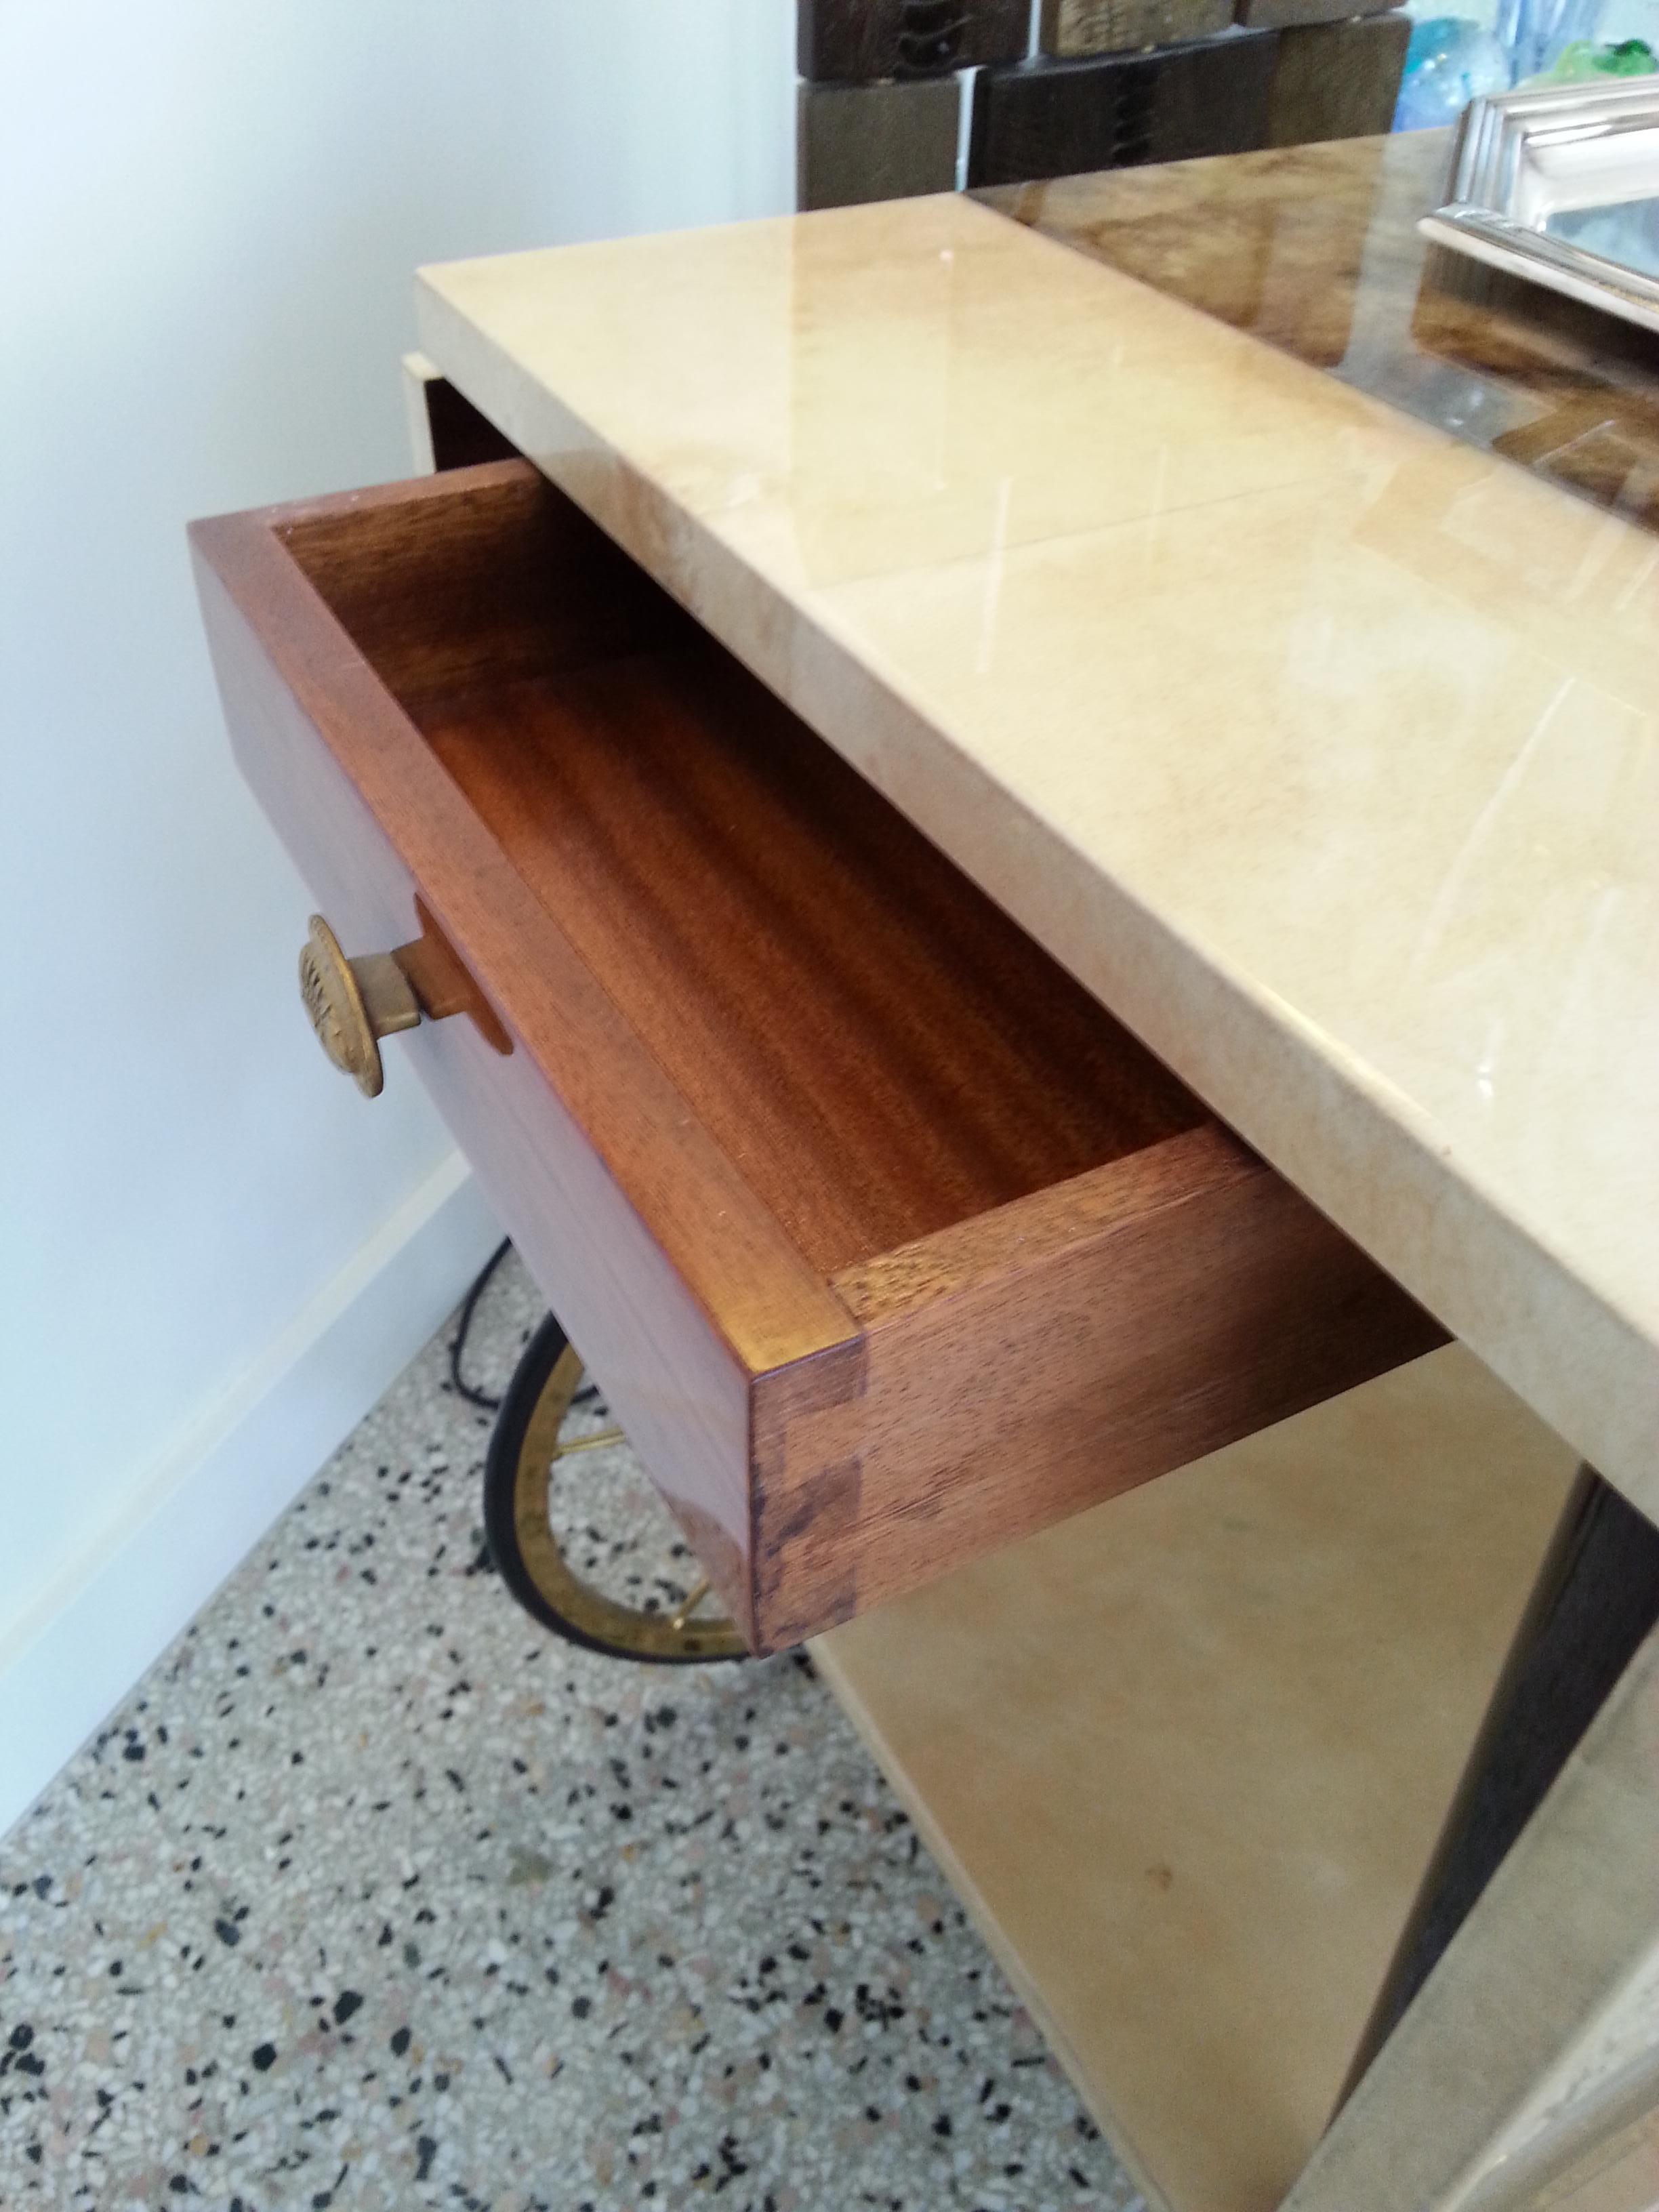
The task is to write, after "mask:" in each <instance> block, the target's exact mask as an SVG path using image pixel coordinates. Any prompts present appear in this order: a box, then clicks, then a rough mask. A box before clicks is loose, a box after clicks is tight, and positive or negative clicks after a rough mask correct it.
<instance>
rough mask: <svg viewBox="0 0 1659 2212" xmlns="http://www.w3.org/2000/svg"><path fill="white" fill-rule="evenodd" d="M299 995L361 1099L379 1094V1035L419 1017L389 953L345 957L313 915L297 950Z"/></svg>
mask: <svg viewBox="0 0 1659 2212" xmlns="http://www.w3.org/2000/svg"><path fill="white" fill-rule="evenodd" d="M300 995H301V998H302V999H303V1000H305V1005H306V1012H307V1013H308V1014H309V1015H310V1017H311V1026H312V1027H313V1029H314V1030H316V1032H317V1037H318V1042H319V1043H320V1044H321V1046H322V1048H323V1050H324V1051H325V1053H326V1054H328V1056H329V1058H330V1059H331V1060H332V1061H333V1063H334V1065H335V1066H336V1067H337V1068H339V1069H341V1070H342V1071H343V1073H345V1074H347V1075H349V1076H350V1077H351V1078H352V1079H353V1080H354V1082H355V1083H356V1085H357V1088H358V1089H359V1090H360V1091H362V1094H363V1096H364V1097H366V1098H376V1097H379V1096H380V1090H381V1087H382V1085H384V1084H385V1081H386V1071H385V1069H384V1068H383V1067H382V1066H381V1065H380V1039H381V1038H382V1037H383V1036H396V1034H397V1032H398V1030H412V1029H413V1028H414V1027H415V1026H416V1023H418V1022H419V1020H420V1018H421V1003H420V1000H418V999H417V998H416V995H415V992H414V988H413V987H412V986H411V984H410V981H409V978H408V976H407V975H404V971H403V969H401V968H400V967H399V966H398V963H397V961H396V960H395V959H394V958H393V957H392V954H391V953H389V952H366V953H362V954H361V955H360V956H359V957H357V958H356V960H348V959H347V958H346V957H345V954H344V953H343V951H341V950H340V940H339V939H338V938H337V937H336V936H335V934H334V932H333V931H332V930H331V928H330V927H329V926H328V924H327V923H326V922H325V921H324V920H323V917H322V916H321V915H319V914H313V915H312V917H311V933H310V935H309V936H308V937H307V939H306V945H305V950H304V951H302V952H301V955H300Z"/></svg>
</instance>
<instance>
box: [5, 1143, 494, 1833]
mask: <svg viewBox="0 0 1659 2212" xmlns="http://www.w3.org/2000/svg"><path fill="white" fill-rule="evenodd" d="M500 1236H501V1231H500V1230H499V1229H498V1228H497V1227H496V1225H495V1218H494V1217H493V1216H492V1214H491V1213H490V1212H489V1207H488V1206H486V1204H485V1203H484V1200H483V1196H482V1195H481V1194H480V1193H479V1190H478V1188H477V1183H476V1182H475V1181H474V1179H473V1176H472V1174H471V1170H470V1169H469V1168H468V1167H467V1164H466V1163H465V1160H464V1159H463V1158H461V1156H460V1154H459V1152H455V1153H452V1154H451V1155H450V1156H449V1158H447V1159H446V1160H445V1161H444V1162H443V1163H442V1164H441V1166H439V1167H438V1168H436V1169H435V1170H434V1171H433V1172H432V1174H431V1175H429V1176H428V1177H427V1178H426V1180H425V1182H422V1184H421V1185H420V1187H419V1188H418V1189H416V1191H415V1192H413V1193H412V1194H411V1195H410V1197H409V1198H408V1199H406V1200H404V1203H403V1205H402V1206H399V1207H398V1211H397V1212H396V1213H394V1214H393V1215H392V1218H391V1219H390V1220H389V1221H388V1222H387V1223H386V1225H385V1226H384V1227H383V1228H381V1229H380V1231H377V1232H376V1234H375V1235H374V1237H371V1238H370V1239H369V1241H368V1243H367V1244H365V1245H364V1246H363V1247H362V1249H361V1250H360V1251H359V1252H357V1253H356V1255H354V1256H353V1258H352V1259H351V1260H350V1261H349V1262H348V1264H347V1265H346V1266H345V1267H343V1268H341V1270H340V1271H339V1273H337V1275H336V1276H335V1277H334V1278H333V1279H332V1280H331V1281H330V1282H329V1283H327V1284H325V1286H324V1287H323V1289H322V1290H321V1291H319V1292H318V1294H317V1295H316V1297H313V1299H312V1300H311V1301H310V1302H309V1304H307V1305H306V1306H305V1307H304V1308H303V1310H301V1312H300V1313H299V1314H298V1315H296V1316H295V1319H294V1320H293V1322H290V1324H289V1327H288V1328H285V1329H284V1330H283V1333H282V1334H281V1335H280V1336H279V1337H277V1339H276V1341H275V1342H274V1343H273V1344H271V1345H270V1346H269V1347H268V1348H267V1349H266V1351H265V1352H264V1353H263V1354H262V1355H261V1356H260V1358H258V1359H257V1360H256V1361H255V1362H254V1363H253V1364H252V1366H251V1367H249V1368H247V1369H246V1370H245V1371H244V1372H243V1373H242V1374H241V1375H240V1376H238V1377H237V1379H236V1381H235V1382H234V1383H233V1384H232V1385H231V1386H230V1387H229V1388H228V1389H227V1390H226V1391H225V1392H224V1393H223V1394H222V1395H221V1396H220V1397H219V1398H218V1399H217V1400H216V1401H215V1402H214V1403H213V1404H212V1405H211V1406H210V1407H208V1408H207V1409H206V1411H205V1412H204V1413H202V1414H201V1415H200V1416H199V1417H198V1418H197V1419H196V1420H195V1421H193V1422H192V1423H191V1426H190V1428H189V1429H188V1431H186V1432H185V1434H184V1435H183V1436H181V1437H178V1438H176V1439H175V1440H174V1442H173V1445H172V1446H171V1447H170V1448H169V1449H167V1451H166V1452H165V1453H163V1454H162V1455H161V1456H160V1457H159V1458H158V1459H157V1460H156V1461H155V1462H153V1463H152V1465H151V1467H150V1468H149V1469H148V1471H147V1472H146V1473H144V1474H142V1475H141V1476H139V1477H138V1479H137V1480H136V1481H135V1483H134V1485H133V1490H132V1496H131V1502H130V1503H129V1504H128V1505H127V1506H126V1507H125V1509H124V1510H122V1511H121V1513H120V1514H119V1515H118V1516H117V1517H116V1518H115V1519H114V1520H112V1522H109V1523H107V1524H106V1526H104V1527H103V1528H100V1529H99V1530H98V1531H97V1533H96V1534H94V1536H92V1537H91V1538H89V1539H88V1542H87V1544H86V1546H85V1547H84V1549H83V1550H82V1553H80V1555H79V1556H78V1557H77V1558H76V1559H73V1560H72V1561H71V1562H70V1565H69V1566H68V1567H67V1568H66V1569H65V1570H64V1571H63V1572H62V1573H61V1574H59V1575H58V1576H57V1577H55V1578H54V1580H53V1582H52V1585H51V1587H50V1588H49V1589H46V1590H44V1591H43V1592H42V1593H41V1595H40V1597H39V1598H37V1599H36V1600H35V1601H34V1602H33V1604H32V1605H31V1606H30V1607H29V1608H28V1610H27V1613H25V1614H24V1615H23V1616H22V1617H21V1619H20V1620H16V1621H15V1622H13V1623H11V1624H9V1625H8V1626H7V1627H6V1628H5V1630H4V1632H3V1633H0V1716H3V1726H0V1834H3V1832H5V1831H6V1830H7V1829H8V1828H9V1827H10V1826H11V1825H12V1823H13V1822H14V1821H15V1820H18V1819H20V1818H21V1815H22V1814H24V1813H25V1812H27V1809H28V1808H29V1807H30V1806H31V1805H32V1804H33V1802H34V1800H35V1799H36V1797H38V1796H40V1792H41V1791H42V1790H44V1789H45V1788H46V1784H48V1783H49V1782H50V1781H51V1780H52V1777H53V1776H54V1775H55V1774H56V1773H57V1772H58V1770H59V1768H61V1767H62V1766H63V1765H64V1762H65V1761H66V1760H67V1759H70V1758H71V1757H72V1756H73V1755H74V1753H76V1751H77V1750H78V1749H79V1748H80V1747H81V1746H82V1744H83V1743H84V1742H85V1741H87V1739H88V1736H90V1735H92V1734H93V1733H94V1730H96V1729H98V1728H99V1727H100V1725H101V1724H102V1723H103V1722H104V1720H105V1719H106V1717H107V1716H108V1714H109V1713H110V1712H111V1711H112V1710H113V1708H114V1707H115V1706H117V1705H119V1703H120V1702H121V1700H122V1699H123V1698H125V1696H126V1695H127V1693H128V1692H129V1691H130V1690H131V1689H132V1687H133V1686H134V1685H135V1684H136V1683H137V1680H139V1677H140V1676H141V1675H142V1674H143V1673H144V1671H145V1669H146V1668H148V1667H149V1666H150V1665H151V1664H152V1663H153V1662H154V1661H155V1660H156V1659H157V1658H159V1657H160V1656H161V1653H162V1652H163V1651H165V1650H166V1649H167V1645H168V1644H170V1643H171V1642H172V1641H173V1638H174V1637H175V1636H177V1635H178V1634H179V1632H180V1630H182V1629H183V1628H185V1626H187V1624H188V1623H189V1621H190V1620H191V1618H192V1616H193V1615H194V1614H195V1613H197V1612H198V1611H199V1610H200V1609H201V1607H203V1606H204V1604H205V1603H206V1602H207V1601H208V1599H209V1598H210V1597H211V1596H212V1595H213V1593H214V1592H215V1590H216V1589H218V1587H219V1585H220V1584H221V1583H222V1582H223V1581H224V1580H225V1579H226V1577H228V1575H230V1574H232V1573H233V1572H234V1571H235V1569H236V1568H237V1567H238V1566H239V1565H240V1564H241V1562H242V1560H243V1559H246V1556H247V1554H248V1553H249V1551H251V1550H252V1547H253V1546H254V1545H255V1544H257V1543H258V1541H259V1539H260V1538H261V1537H262V1536H263V1535H264V1534H265V1532H266V1530H267V1529H268V1528H270V1525H271V1523H272V1522H274V1521H275V1520H276V1516H278V1514H280V1513H281V1512H282V1510H283V1508H284V1507H285V1506H286V1505H288V1504H290V1503H291V1502H292V1500H293V1499H294V1498H295V1497H296V1496H297V1495H298V1494H299V1492H301V1490H302V1489H303V1488H304V1487H305V1486H306V1484H307V1482H308V1481H309V1480H311V1477H312V1476H313V1474H315V1473H316V1472H317V1470H318V1468H319V1467H321V1466H322V1464H323V1462H325V1460H326V1459H327V1458H328V1456H329V1455H330V1454H331V1452H332V1451H333V1450H334V1449H335V1447H336V1445H337V1444H338V1443H340V1442H341V1440H342V1439H343V1437H346V1436H347V1435H349V1432H350V1431H351V1430H352V1429H353V1428H355V1427H356V1424H357V1423H358V1422H359V1421H360V1420H361V1419H362V1417H363V1415H364V1414H365V1413H368V1410H369V1408H370V1407H372V1406H373V1405H374V1403H375V1402H376V1401H377V1400H379V1399H380V1397H381V1396H382V1395H383V1394H384V1393H385V1391H386V1389H387V1388H388V1386H389V1385H390V1384H391V1383H392V1381H393V1380H394V1379H395V1378H396V1376H398V1375H399V1374H400V1373H401V1372H402V1370H403V1369H404V1367H406V1366H407V1365H408V1364H409V1362H410V1360H411V1359H412V1358H414V1356H415V1354H416V1352H418V1351H419V1350H420V1349H421V1346H422V1345H423V1344H424V1343H425V1342H426V1341H427V1340H428V1338H429V1337H430V1336H431V1335H432V1334H433V1332H434V1330H435V1329H436V1328H438V1326H439V1324H440V1323H441V1322H442V1321H443V1319H444V1316H446V1315H447V1313H449V1312H450V1311H451V1310H453V1307H454V1306H455V1305H456V1304H457V1303H458V1301H459V1298H460V1297H461V1295H462V1293H463V1292H464V1291H465V1289H466V1286H467V1285H468V1283H469V1282H470V1281H471V1279H472V1277H473V1276H474V1275H475V1274H476V1273H477V1271H478V1269H479V1268H480V1267H482V1266H483V1262H484V1261H485V1260H486V1259H487V1258H488V1257H489V1252H490V1249H491V1248H492V1247H493V1246H494V1245H495V1243H496V1242H497V1241H498V1240H499V1238H500Z"/></svg>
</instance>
